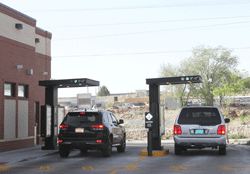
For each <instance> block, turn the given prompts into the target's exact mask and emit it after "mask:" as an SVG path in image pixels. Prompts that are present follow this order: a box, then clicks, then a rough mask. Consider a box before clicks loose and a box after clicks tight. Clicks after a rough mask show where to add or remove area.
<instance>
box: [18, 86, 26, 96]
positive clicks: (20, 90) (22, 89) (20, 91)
mask: <svg viewBox="0 0 250 174" xmlns="http://www.w3.org/2000/svg"><path fill="white" fill-rule="evenodd" d="M18 97H24V98H27V97H28V95H27V85H18Z"/></svg>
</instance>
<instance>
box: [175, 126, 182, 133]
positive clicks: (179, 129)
mask: <svg viewBox="0 0 250 174" xmlns="http://www.w3.org/2000/svg"><path fill="white" fill-rule="evenodd" d="M174 134H175V135H179V134H181V126H178V125H174Z"/></svg>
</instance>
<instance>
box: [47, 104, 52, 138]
mask: <svg viewBox="0 0 250 174" xmlns="http://www.w3.org/2000/svg"><path fill="white" fill-rule="evenodd" d="M46 116H47V119H46V120H47V122H46V137H50V136H51V106H49V105H47V106H46Z"/></svg>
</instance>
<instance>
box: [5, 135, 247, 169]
mask: <svg viewBox="0 0 250 174" xmlns="http://www.w3.org/2000/svg"><path fill="white" fill-rule="evenodd" d="M249 140H250V139H238V140H237V143H240V144H232V143H233V142H235V140H234V139H230V140H229V144H227V145H228V147H233V148H240V149H246V150H249V151H250V146H249V145H244V144H246V142H247V141H249ZM161 143H162V144H174V141H173V140H162V141H161ZM140 144H144V145H145V146H147V141H127V145H128V146H133V145H140ZM42 146H43V145H35V147H31V148H25V149H19V150H11V151H6V152H0V166H3V165H13V164H15V163H18V162H23V161H28V160H32V159H36V158H41V157H46V156H50V155H54V154H57V153H58V149H56V150H41V147H42Z"/></svg>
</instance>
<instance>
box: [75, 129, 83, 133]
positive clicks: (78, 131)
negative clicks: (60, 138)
mask: <svg viewBox="0 0 250 174" xmlns="http://www.w3.org/2000/svg"><path fill="white" fill-rule="evenodd" d="M83 132H84V128H76V129H75V133H83Z"/></svg>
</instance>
